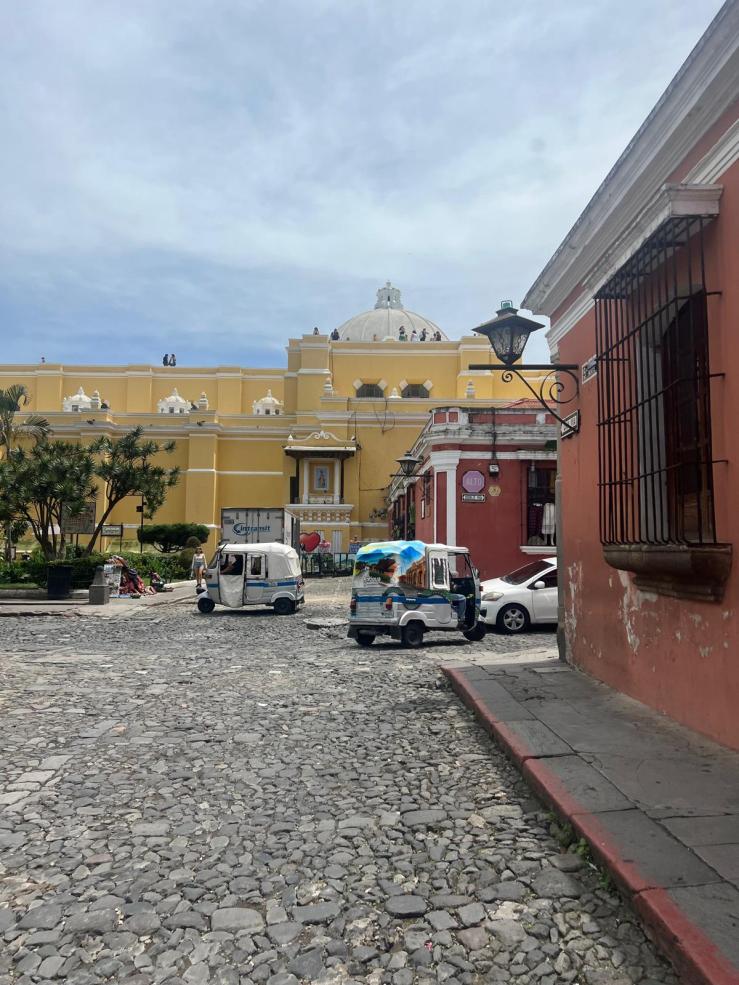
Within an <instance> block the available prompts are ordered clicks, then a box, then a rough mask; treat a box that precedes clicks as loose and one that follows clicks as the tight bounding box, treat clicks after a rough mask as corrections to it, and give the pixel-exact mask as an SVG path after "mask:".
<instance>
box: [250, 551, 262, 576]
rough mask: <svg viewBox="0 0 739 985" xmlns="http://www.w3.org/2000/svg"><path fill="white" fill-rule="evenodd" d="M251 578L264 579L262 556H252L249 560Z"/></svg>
mask: <svg viewBox="0 0 739 985" xmlns="http://www.w3.org/2000/svg"><path fill="white" fill-rule="evenodd" d="M249 576H250V577H251V578H261V577H262V555H261V554H252V555H251V557H250V558H249Z"/></svg>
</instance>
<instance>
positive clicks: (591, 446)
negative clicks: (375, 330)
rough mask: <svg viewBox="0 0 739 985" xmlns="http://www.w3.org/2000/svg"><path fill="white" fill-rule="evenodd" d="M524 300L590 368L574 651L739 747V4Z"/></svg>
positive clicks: (585, 373)
mask: <svg viewBox="0 0 739 985" xmlns="http://www.w3.org/2000/svg"><path fill="white" fill-rule="evenodd" d="M523 304H524V306H526V307H528V308H531V309H533V310H534V311H536V312H541V313H544V314H546V315H549V316H550V318H551V322H552V324H551V329H550V332H549V336H548V337H549V342H550V348H551V350H552V354H553V358H554V359H558V360H559V361H561V362H564V363H575V364H577V365H578V366H580V367H582V383H581V386H580V395H579V400H578V401H577V402H576V403H574V404H573V405H571V406H572V407H573V409H574V408H577V409H579V411H580V415H581V427H580V432H579V434H577V435H576V436H575V437H574V438H572V439H571V440H568V441H563V442H562V443H561V448H560V470H561V488H562V496H561V524H560V529H559V550H560V573H561V574H560V586H561V588H560V596H561V602H560V633H561V644H562V645H563V647H564V656H565V658H566V659H567V660H569V661H571V662H572V663H574V664H576V665H577V666H578V667H580V668H582V669H583V670H585V671H587V672H588V673H590V674H592V675H593V676H595V677H597V678H599V679H601V680H603V681H605V682H606V683H608V684H610V685H611V686H613V687H615V688H618V689H620V690H621V691H624V692H625V693H627V694H629V695H631V696H632V697H634V698H636V699H638V700H640V701H642V702H644V703H646V704H648V705H650V706H652V707H653V708H655V709H657V710H659V711H661V712H664V713H666V714H668V715H670V716H672V717H673V718H675V719H677V720H678V721H680V722H681V723H683V724H686V725H688V726H690V727H692V728H694V729H696V730H698V731H700V732H702V733H704V734H705V735H708V736H710V737H711V738H713V739H716V740H717V741H719V742H723V743H724V744H726V745H729V746H732V747H734V748H739V714H737V708H739V661H738V660H737V651H738V650H739V571H738V570H737V566H736V563H735V562H734V559H733V554H734V552H735V545H736V543H737V541H739V512H737V508H736V506H737V503H738V502H739V473H738V472H737V467H738V464H739V428H737V424H736V422H737V420H738V419H739V331H737V327H738V326H739V4H736V3H731V4H727V5H725V6H724V7H723V8H722V10H721V12H720V13H719V14H718V15H717V17H716V19H715V20H714V22H713V24H712V25H711V26H710V28H709V29H708V31H707V32H706V34H705V35H704V37H703V38H702V39H701V41H700V42H699V44H698V45H697V47H696V48H695V49H694V51H693V52H692V54H691V55H690V57H689V58H688V60H687V62H686V63H685V65H684V66H683V67H682V69H681V70H680V72H679V73H678V75H677V76H676V78H675V80H674V81H673V82H672V84H671V85H670V87H669V88H668V89H667V91H666V92H665V94H664V95H663V97H662V98H661V100H660V101H659V103H658V104H657V106H656V107H655V109H654V110H653V111H652V113H651V114H650V116H649V117H648V118H647V120H646V121H645V123H644V124H643V126H642V127H641V129H640V130H639V131H638V133H637V134H636V136H635V137H634V139H633V140H632V142H631V144H630V145H629V146H628V147H627V149H626V151H625V152H624V153H623V155H622V156H621V158H620V159H619V160H618V162H617V163H616V165H615V166H614V168H613V169H612V171H611V172H610V174H609V175H608V177H607V178H606V180H605V182H604V183H603V185H602V186H601V188H600V189H599V190H598V191H597V192H596V194H595V196H594V197H593V199H592V200H591V202H590V203H589V205H588V206H587V208H586V210H585V212H584V213H583V215H582V216H581V217H580V219H579V220H578V222H577V223H576V224H575V226H574V227H573V229H572V230H571V231H570V233H569V234H568V236H567V237H566V239H565V241H564V242H563V244H562V246H561V247H560V248H559V249H558V251H557V252H556V253H555V254H554V256H553V257H552V259H551V260H550V261H549V263H548V264H547V266H546V268H545V269H544V271H543V272H542V273H541V275H540V276H539V278H538V279H537V281H536V282H535V284H534V285H533V286H532V288H531V289H530V290H529V292H528V294H527V296H526V298H525V299H524V302H523ZM568 410H569V406H568Z"/></svg>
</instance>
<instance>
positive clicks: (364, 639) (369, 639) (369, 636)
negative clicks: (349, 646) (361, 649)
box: [356, 629, 375, 646]
mask: <svg viewBox="0 0 739 985" xmlns="http://www.w3.org/2000/svg"><path fill="white" fill-rule="evenodd" d="M356 639H357V643H359V645H360V646H372V644H373V643H374V642H375V634H374V633H365V632H364V631H363V630H361V629H360V630H359V632H358V633H357V637H356Z"/></svg>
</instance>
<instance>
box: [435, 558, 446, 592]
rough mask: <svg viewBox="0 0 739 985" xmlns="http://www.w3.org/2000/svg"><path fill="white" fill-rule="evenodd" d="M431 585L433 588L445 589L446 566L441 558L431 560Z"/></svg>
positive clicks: (444, 560)
mask: <svg viewBox="0 0 739 985" xmlns="http://www.w3.org/2000/svg"><path fill="white" fill-rule="evenodd" d="M431 584H432V585H433V587H434V588H446V587H447V564H446V559H445V558H443V557H435V558H432V559H431Z"/></svg>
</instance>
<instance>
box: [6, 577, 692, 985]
mask: <svg viewBox="0 0 739 985" xmlns="http://www.w3.org/2000/svg"><path fill="white" fill-rule="evenodd" d="M344 593H345V586H340V585H339V583H326V582H324V583H320V584H318V585H311V586H310V593H309V594H310V597H311V599H312V601H311V604H310V606H309V607H306V611H305V612H304V613H301V614H300V615H298V616H292V617H285V618H279V617H276V616H274V615H272V614H271V613H259V614H255V613H254V612H253V611H252V612H228V611H224V610H220V609H217V610H216V612H215V613H214V614H213V615H211V616H201V615H199V614H198V613H197V611H196V610H195V609H194V606H192V605H191V604H190V603H187V604H182V603H181V604H179V605H171V606H166V607H160V608H158V609H149V610H142V611H141V612H140V613H137V614H134V615H133V616H129V617H128V618H106V619H100V618H97V617H95V616H94V615H87V616H85V617H76V618H71V617H69V618H67V617H64V618H60V617H56V618H39V619H15V620H14V619H6V620H3V626H2V629H3V638H2V639H3V642H2V643H0V671H1V672H2V681H3V688H2V692H0V715H1V716H2V723H3V731H2V739H1V740H0V746H1V748H0V753H1V755H0V940H1V939H2V938H3V937H4V946H1V947H0V982H3V983H5V982H13V983H31V982H39V981H47V980H50V979H64V980H66V981H68V982H72V983H78V985H83V983H93V982H103V981H113V982H116V983H119V982H121V983H128V985H134V983H136V985H150V983H160V982H161V983H165V982H166V983H168V985H175V983H187V985H198V983H206V982H214V983H229V985H230V983H233V985H250V983H252V982H255V983H259V982H267V983H268V985H296V983H297V982H299V981H309V982H311V981H312V982H323V983H336V985H338V983H344V982H352V981H356V982H367V983H372V985H379V983H383V982H388V983H392V985H412V983H416V982H417V983H427V985H428V983H432V982H434V983H435V982H446V983H447V985H457V983H464V985H473V983H483V982H509V981H510V982H516V983H524V982H526V983H542V985H555V983H560V982H578V983H583V985H585V983H587V985H606V983H611V985H614V983H618V985H626V983H635V982H641V983H645V985H646V983H648V982H651V983H656V982H665V983H672V982H674V981H675V979H674V977H673V975H672V973H671V972H670V971H669V969H668V968H667V967H666V965H665V964H664V963H663V962H662V960H661V959H660V958H659V957H658V956H657V955H656V953H655V950H654V948H653V947H652V945H651V944H650V943H649V942H648V941H647V940H646V939H645V937H644V935H643V933H642V931H641V930H640V928H639V926H638V924H637V923H636V920H635V918H634V917H633V915H632V913H631V911H630V910H629V908H628V907H627V906H626V905H625V904H624V903H623V902H622V901H621V900H619V898H618V897H617V896H616V895H614V894H613V892H611V891H609V890H608V889H607V888H605V887H604V886H603V884H602V880H601V878H600V877H599V874H598V873H597V872H596V871H595V870H594V869H592V868H590V867H589V866H588V865H586V864H585V863H584V862H583V860H582V859H581V858H580V857H579V856H578V855H576V854H562V853H561V851H560V849H559V846H558V844H557V842H556V841H555V840H554V839H553V838H552V837H551V836H550V834H549V833H548V828H549V818H548V816H547V815H546V813H544V812H543V811H542V809H541V807H540V806H539V805H538V804H537V803H536V801H534V800H533V799H532V798H531V796H530V794H529V793H528V792H527V789H526V787H525V786H524V785H523V784H522V782H521V781H520V779H519V778H518V774H517V772H516V771H515V769H514V768H513V767H512V766H510V765H509V764H508V762H507V761H506V760H505V759H504V758H503V756H502V755H501V754H500V753H499V752H498V751H497V750H496V749H495V748H494V747H493V746H492V745H491V744H490V742H489V740H488V739H487V737H486V736H485V734H484V733H483V732H482V730H481V729H480V728H479V727H478V726H477V725H476V724H475V722H474V720H473V719H472V717H471V716H470V715H469V714H468V712H467V711H466V710H465V709H464V708H463V707H462V705H461V704H460V703H459V702H458V700H457V699H456V697H455V696H454V695H453V694H452V692H451V691H450V690H449V689H448V688H447V686H446V684H445V682H444V680H443V678H442V677H441V676H440V675H439V673H438V671H437V668H436V663H437V662H438V661H439V660H440V659H444V660H446V659H448V658H449V656H454V655H455V654H461V653H464V654H466V656H467V658H468V659H469V658H470V657H472V656H473V655H475V654H477V655H479V654H481V653H482V654H484V655H486V656H487V657H490V656H494V655H495V653H496V652H503V651H505V650H510V648H511V645H512V644H511V641H510V640H506V639H505V638H504V637H488V638H487V639H486V640H485V641H484V642H483V643H480V644H466V645H464V646H460V645H458V644H457V643H454V644H452V645H448V646H447V645H445V641H444V639H443V638H441V637H440V638H439V639H438V641H437V645H433V642H434V641H430V642H431V643H432V645H430V646H429V647H428V648H427V649H426V650H424V651H420V652H419V651H404V650H402V649H400V648H399V646H398V645H397V644H394V643H388V644H386V645H383V646H375V647H373V648H372V649H371V650H361V649H359V648H358V647H356V646H355V645H354V644H353V643H350V642H349V641H347V640H346V639H345V636H344V630H343V629H342V628H341V627H340V626H330V625H329V626H328V627H327V628H324V629H321V630H314V631H311V630H308V629H307V628H306V626H305V622H304V618H305V617H306V616H307V615H309V614H310V615H318V616H321V617H329V618H330V617H332V616H337V615H340V614H341V611H342V610H341V608H340V606H341V605H343V601H344ZM542 642H544V644H545V645H550V644H551V634H549V637H548V638H547V637H542V636H541V634H533V635H532V636H530V637H527V638H526V639H525V640H519V641H516V642H515V644H513V645H514V646H515V647H516V648H518V649H519V650H525V649H527V648H528V649H530V650H535V649H537V648H541V646H542Z"/></svg>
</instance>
